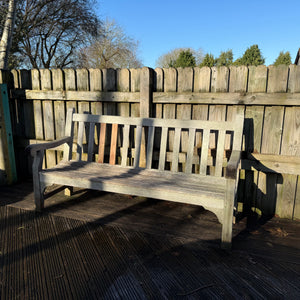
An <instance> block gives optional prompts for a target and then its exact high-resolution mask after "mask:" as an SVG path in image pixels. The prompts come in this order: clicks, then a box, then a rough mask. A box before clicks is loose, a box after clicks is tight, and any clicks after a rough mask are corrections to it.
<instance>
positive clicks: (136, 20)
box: [97, 0, 300, 68]
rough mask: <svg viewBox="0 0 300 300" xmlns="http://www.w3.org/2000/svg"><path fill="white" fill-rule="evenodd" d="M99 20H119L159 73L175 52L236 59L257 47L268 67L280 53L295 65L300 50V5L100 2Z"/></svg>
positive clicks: (288, 0) (213, 0)
mask: <svg viewBox="0 0 300 300" xmlns="http://www.w3.org/2000/svg"><path fill="white" fill-rule="evenodd" d="M97 2H98V4H97V12H98V15H99V16H100V18H102V19H105V18H110V19H114V20H115V21H116V22H117V23H118V24H119V25H120V26H121V27H122V28H123V29H124V31H125V32H126V34H127V35H129V36H131V37H132V38H134V39H135V40H138V41H139V42H140V53H139V54H140V58H141V60H142V62H143V64H144V65H145V66H148V67H152V68H155V67H156V64H155V62H156V60H157V59H158V57H159V56H161V55H163V54H165V53H167V52H169V51H170V50H172V49H174V48H179V47H190V48H193V49H195V50H197V49H199V48H201V49H203V51H204V53H212V54H213V55H214V56H219V54H220V52H221V51H226V50H228V49H232V51H233V55H234V59H236V58H238V57H240V56H242V55H243V53H244V52H245V50H246V49H247V48H248V47H250V46H251V45H253V44H258V46H259V48H260V50H261V52H262V54H263V56H264V57H265V58H266V62H265V64H266V65H270V64H272V63H273V62H274V61H275V59H276V57H277V56H278V54H279V52H280V51H289V52H290V54H291V57H292V63H294V60H295V57H296V54H297V51H298V49H299V47H300V38H299V37H300V36H299V28H300V25H299V7H300V3H299V0H298V1H296V0H285V1H283V0H281V1H279V0H273V1H270V0H265V1H264V0H260V1H258V0H250V1H245V0H239V1H236V0H227V1H225V0H224V1H221V0H219V1H217V0H208V1H207V0H206V1H202V0H199V1H197V0H185V1H184V0H181V1H179V0H98V1H97Z"/></svg>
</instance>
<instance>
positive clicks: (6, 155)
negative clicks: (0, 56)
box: [0, 84, 17, 185]
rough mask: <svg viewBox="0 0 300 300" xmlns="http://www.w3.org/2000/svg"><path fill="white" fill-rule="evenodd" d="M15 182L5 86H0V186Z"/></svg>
mask: <svg viewBox="0 0 300 300" xmlns="http://www.w3.org/2000/svg"><path fill="white" fill-rule="evenodd" d="M16 181H17V171H16V162H15V152H14V144H13V135H12V127H11V119H10V111H9V102H8V93H7V86H6V84H0V185H4V184H12V183H14V182H16Z"/></svg>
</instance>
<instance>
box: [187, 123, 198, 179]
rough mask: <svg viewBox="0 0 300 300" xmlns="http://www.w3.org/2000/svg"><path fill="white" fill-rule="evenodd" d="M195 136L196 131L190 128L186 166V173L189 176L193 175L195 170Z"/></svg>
mask: <svg viewBox="0 0 300 300" xmlns="http://www.w3.org/2000/svg"><path fill="white" fill-rule="evenodd" d="M195 136H196V129H195V128H190V129H189V139H188V150H187V158H186V165H185V173H188V174H190V173H192V168H193V157H194V148H195Z"/></svg>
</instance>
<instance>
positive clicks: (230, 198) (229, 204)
mask: <svg viewBox="0 0 300 300" xmlns="http://www.w3.org/2000/svg"><path fill="white" fill-rule="evenodd" d="M234 198H235V180H233V179H227V184H226V194H225V202H224V214H223V224H222V238H221V248H222V249H227V250H230V249H231V241H232V222H233V206H234Z"/></svg>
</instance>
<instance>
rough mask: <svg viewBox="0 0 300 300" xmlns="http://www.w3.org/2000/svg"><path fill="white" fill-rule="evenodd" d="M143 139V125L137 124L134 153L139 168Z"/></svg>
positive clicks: (135, 165)
mask: <svg viewBox="0 0 300 300" xmlns="http://www.w3.org/2000/svg"><path fill="white" fill-rule="evenodd" d="M141 141H142V126H136V133H135V145H134V147H135V153H134V167H135V168H138V167H139V165H140V154H141Z"/></svg>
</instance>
